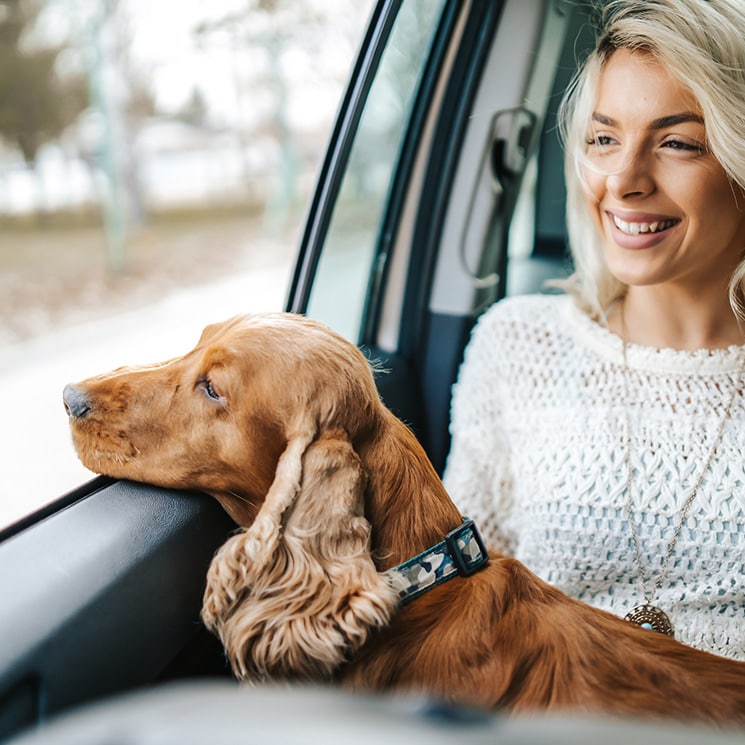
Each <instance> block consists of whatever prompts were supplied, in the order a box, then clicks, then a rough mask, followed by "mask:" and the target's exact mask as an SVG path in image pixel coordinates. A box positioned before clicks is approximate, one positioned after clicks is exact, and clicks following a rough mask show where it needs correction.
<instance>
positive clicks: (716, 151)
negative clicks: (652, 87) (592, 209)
mask: <svg viewBox="0 0 745 745" xmlns="http://www.w3.org/2000/svg"><path fill="white" fill-rule="evenodd" d="M597 12H598V14H599V22H598V24H597V28H598V29H599V35H598V37H597V43H596V45H595V48H594V49H593V51H592V52H591V53H590V55H589V56H588V57H587V59H586V60H585V63H584V64H583V65H582V66H581V68H580V70H579V71H578V73H577V74H576V76H575V78H574V80H573V81H572V83H571V85H570V86H569V88H568V89H567V92H566V94H565V96H564V100H563V101H562V104H561V107H560V110H559V127H560V131H561V135H562V139H563V141H564V147H565V151H566V160H565V175H566V183H567V229H568V232H569V243H570V247H571V251H572V255H573V258H574V264H575V273H574V275H573V276H572V277H571V279H570V280H569V281H568V282H567V283H565V287H566V289H567V290H568V291H569V292H571V293H572V294H573V295H574V297H575V299H576V300H577V302H578V303H579V304H580V305H581V306H582V307H583V308H584V309H585V310H586V311H587V312H589V313H590V314H591V315H593V316H595V317H598V316H600V315H601V314H602V312H603V310H604V309H606V308H607V307H608V305H609V304H610V303H612V302H613V301H614V300H616V299H618V298H620V297H622V296H623V295H624V293H625V292H626V285H625V284H623V283H622V282H620V281H619V280H618V279H616V278H615V277H614V276H613V275H612V274H611V273H610V271H609V270H608V267H607V264H606V261H605V256H604V252H603V250H602V243H601V240H600V237H599V235H598V233H597V230H596V228H595V225H594V223H593V221H592V218H591V216H590V214H589V211H588V208H587V206H586V203H585V198H584V196H583V194H584V190H583V186H582V174H581V166H582V162H583V159H584V156H585V151H586V148H587V145H586V143H587V135H588V127H589V125H590V121H591V116H592V112H593V107H594V105H595V96H596V93H597V89H598V84H599V80H600V74H601V72H602V70H603V67H604V65H605V63H606V62H607V61H608V60H609V59H610V57H611V55H612V54H613V52H615V51H616V50H617V49H630V50H634V51H639V52H644V53H647V54H650V55H651V56H652V57H653V58H654V59H655V60H657V61H658V62H660V63H661V64H662V65H663V66H664V67H665V68H666V69H667V70H668V71H669V72H670V73H671V74H672V75H673V76H675V77H676V78H677V79H678V80H679V81H680V82H681V84H682V85H683V86H685V87H686V88H688V90H690V91H691V92H692V93H693V95H694V97H695V98H696V100H697V102H698V104H699V106H700V107H701V110H702V112H703V115H704V122H705V124H706V137H707V147H708V149H709V151H710V152H711V153H712V154H713V155H714V157H715V158H716V159H717V160H718V161H719V163H720V164H721V165H722V167H723V168H724V170H725V171H726V173H727V174H728V176H729V178H730V179H731V180H732V182H733V187H734V188H737V187H739V190H745V0H610V1H609V2H606V3H603V4H602V5H601V6H600V7H599V8H598V11H597ZM743 252H744V254H745V246H743ZM730 302H731V304H732V307H733V310H734V312H735V314H736V316H737V317H738V319H739V320H740V321H741V322H745V260H743V261H741V262H740V264H739V266H738V267H737V269H736V271H735V273H734V275H733V276H732V279H731V282H730Z"/></svg>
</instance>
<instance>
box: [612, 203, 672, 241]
mask: <svg viewBox="0 0 745 745" xmlns="http://www.w3.org/2000/svg"><path fill="white" fill-rule="evenodd" d="M606 216H607V218H608V222H609V224H610V228H611V234H612V236H613V240H614V241H615V242H616V243H617V244H618V245H619V246H621V248H631V249H634V248H650V247H652V246H656V245H657V244H658V243H660V242H662V241H664V240H665V238H667V237H668V236H669V235H670V232H671V231H673V230H675V228H676V227H677V226H678V225H680V218H677V217H667V216H665V215H650V214H641V213H636V214H623V215H621V214H617V213H614V212H606Z"/></svg>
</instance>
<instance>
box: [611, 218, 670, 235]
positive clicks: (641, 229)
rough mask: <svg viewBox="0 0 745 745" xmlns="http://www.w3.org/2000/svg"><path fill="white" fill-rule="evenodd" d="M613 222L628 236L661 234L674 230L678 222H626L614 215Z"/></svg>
mask: <svg viewBox="0 0 745 745" xmlns="http://www.w3.org/2000/svg"><path fill="white" fill-rule="evenodd" d="M613 222H614V223H615V225H616V227H617V228H618V229H619V230H620V231H621V232H622V233H626V235H639V234H640V233H659V232H661V231H663V230H667V229H668V228H672V226H673V225H675V224H676V223H677V222H678V221H677V220H660V221H659V222H626V221H625V220H622V219H621V218H620V217H616V215H613Z"/></svg>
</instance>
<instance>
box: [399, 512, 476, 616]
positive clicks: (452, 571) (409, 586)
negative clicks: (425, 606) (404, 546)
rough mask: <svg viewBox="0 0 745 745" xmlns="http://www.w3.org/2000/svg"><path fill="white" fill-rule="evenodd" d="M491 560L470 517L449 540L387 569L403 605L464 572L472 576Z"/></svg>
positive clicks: (451, 533) (451, 532)
mask: <svg viewBox="0 0 745 745" xmlns="http://www.w3.org/2000/svg"><path fill="white" fill-rule="evenodd" d="M488 561H489V554H488V552H487V550H486V547H485V546H484V541H483V539H482V538H481V535H480V533H479V531H478V529H477V528H476V526H475V525H474V523H473V520H471V519H470V518H468V517H466V518H464V519H463V522H462V523H461V524H460V525H459V526H458V527H457V528H456V529H455V530H451V531H450V532H449V533H448V534H447V535H446V536H445V540H443V541H440V542H439V543H438V544H437V545H435V546H432V548H429V549H427V550H426V551H423V552H422V553H421V554H418V555H417V556H414V557H413V558H412V559H409V560H408V561H405V562H404V563H403V564H399V565H398V566H395V567H393V569H389V570H388V572H387V575H388V577H389V578H390V581H391V585H392V586H393V588H394V589H395V590H396V592H398V599H399V602H400V604H401V605H405V604H406V603H408V602H409V601H410V600H413V599H414V598H417V597H419V596H420V595H422V594H423V593H425V592H427V590H430V589H431V588H433V587H435V586H437V585H439V584H441V583H443V582H445V581H447V580H449V579H451V578H452V577H455V576H458V575H460V576H461V577H468V576H469V575H471V574H473V573H474V572H476V571H477V570H479V569H481V567H483V566H484V565H485V564H486V563H487V562H488Z"/></svg>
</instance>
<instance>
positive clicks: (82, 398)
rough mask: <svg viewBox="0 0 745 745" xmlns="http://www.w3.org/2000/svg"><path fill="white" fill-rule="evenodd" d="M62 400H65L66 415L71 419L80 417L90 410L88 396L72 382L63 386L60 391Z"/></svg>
mask: <svg viewBox="0 0 745 745" xmlns="http://www.w3.org/2000/svg"><path fill="white" fill-rule="evenodd" d="M62 400H63V401H64V402H65V411H66V412H67V415H68V416H69V417H71V418H72V419H80V418H81V417H84V416H85V415H86V414H87V413H88V412H89V411H90V410H91V404H90V401H89V400H88V396H87V395H86V394H85V392H84V391H81V390H80V388H78V387H77V386H74V385H72V384H70V385H66V386H65V389H64V390H63V391H62Z"/></svg>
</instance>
